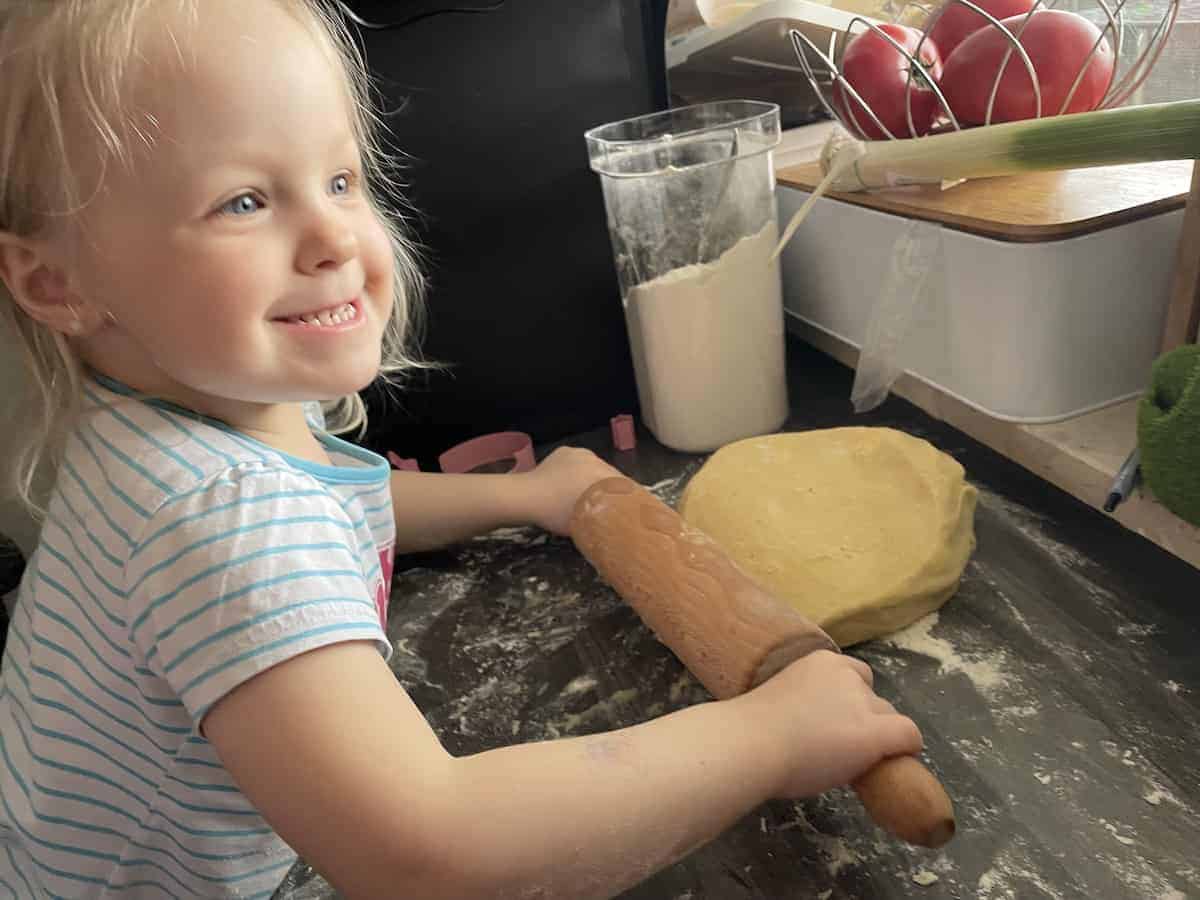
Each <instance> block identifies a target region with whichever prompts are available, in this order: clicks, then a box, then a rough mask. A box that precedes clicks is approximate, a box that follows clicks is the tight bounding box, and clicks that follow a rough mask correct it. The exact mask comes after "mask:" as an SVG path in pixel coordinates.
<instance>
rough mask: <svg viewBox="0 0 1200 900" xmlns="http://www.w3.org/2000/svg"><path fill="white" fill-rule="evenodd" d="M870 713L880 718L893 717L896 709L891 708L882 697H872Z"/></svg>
mask: <svg viewBox="0 0 1200 900" xmlns="http://www.w3.org/2000/svg"><path fill="white" fill-rule="evenodd" d="M871 711H872V712H874V713H878V714H879V715H881V716H888V715H895V714H896V707H894V706H892V704H891V703H889V702H888V701H887V700H884V699H883V698H882V697H873V698H872V699H871Z"/></svg>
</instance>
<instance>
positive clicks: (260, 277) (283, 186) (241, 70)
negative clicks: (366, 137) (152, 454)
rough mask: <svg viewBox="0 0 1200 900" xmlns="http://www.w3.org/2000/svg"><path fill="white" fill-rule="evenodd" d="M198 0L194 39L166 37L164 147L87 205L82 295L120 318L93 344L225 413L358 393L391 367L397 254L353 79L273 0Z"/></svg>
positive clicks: (96, 360) (147, 89)
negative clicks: (359, 139)
mask: <svg viewBox="0 0 1200 900" xmlns="http://www.w3.org/2000/svg"><path fill="white" fill-rule="evenodd" d="M199 5H200V12H199V21H198V23H197V24H196V26H195V27H190V26H188V25H180V26H179V27H178V28H177V29H176V32H175V33H176V35H178V36H181V39H186V40H187V41H188V43H187V44H186V45H185V46H183V47H182V49H179V48H177V47H176V46H175V45H174V44H173V43H172V40H171V38H170V36H169V35H167V34H166V33H165V32H162V31H159V32H158V33H159V34H162V35H164V36H163V37H161V38H154V39H153V42H154V43H156V44H157V46H156V47H155V48H154V49H155V50H156V51H157V53H158V55H157V56H153V55H152V56H151V57H150V60H151V67H150V68H149V70H148V71H149V72H150V73H151V74H150V75H149V76H148V77H143V78H142V79H141V81H142V84H141V88H142V89H141V90H140V91H139V92H137V95H136V98H135V102H136V103H137V106H136V107H135V108H137V109H139V110H142V111H144V113H145V114H146V116H147V117H149V116H152V117H153V120H151V119H150V118H146V119H144V120H139V122H138V123H137V124H139V125H140V126H141V127H143V128H145V129H146V130H148V131H149V132H150V133H151V134H152V135H154V138H155V139H154V145H153V147H152V148H151V149H149V150H145V149H144V148H139V150H140V151H141V152H140V153H139V157H138V162H137V164H136V166H135V167H134V171H132V172H126V171H121V170H120V168H119V167H116V166H113V167H110V170H109V172H108V174H107V176H106V178H105V180H104V187H103V190H102V192H101V193H100V194H99V195H98V196H97V197H96V199H95V201H94V202H93V203H92V204H90V205H89V206H88V207H87V209H86V210H85V211H84V213H83V214H82V218H83V220H84V225H85V227H86V229H87V238H86V243H87V244H88V246H87V247H85V249H84V250H83V251H82V260H81V266H80V269H79V273H80V286H81V291H82V293H83V295H84V297H85V299H86V300H87V301H89V302H92V303H93V304H96V305H99V306H100V307H101V308H103V309H105V310H106V311H108V312H111V313H112V314H113V316H115V318H116V322H117V324H116V325H114V326H112V327H110V328H106V329H104V330H103V331H101V332H100V333H99V334H98V335H96V336H95V337H94V338H93V340H92V346H91V347H90V348H87V347H85V352H87V351H89V350H90V351H92V352H91V356H92V357H93V359H92V360H91V361H92V362H93V364H95V365H97V366H98V367H99V368H101V369H102V371H105V372H106V373H107V374H111V375H113V376H115V377H118V378H122V379H123V380H126V381H127V382H128V383H130V384H132V385H134V386H136V387H138V388H140V389H142V390H148V391H155V392H158V393H161V394H163V395H165V396H168V397H171V398H173V399H179V400H182V401H184V402H188V403H190V404H192V405H194V406H196V407H197V408H200V409H202V410H204V411H207V412H212V413H214V414H221V412H222V411H224V410H226V409H228V406H229V404H228V401H240V402H249V403H255V404H259V403H280V402H291V401H296V400H306V399H316V398H320V399H329V398H334V397H338V396H342V395H345V394H348V393H351V392H353V391H355V390H358V389H360V388H362V387H363V386H365V385H366V384H367V383H369V382H370V381H371V380H372V379H373V378H374V377H375V375H376V373H377V370H378V366H379V360H380V345H381V339H382V333H383V328H384V324H385V322H386V320H387V318H388V316H389V314H390V312H391V309H392V301H393V296H392V292H393V284H392V274H393V273H392V266H393V260H392V255H391V254H392V251H391V246H390V243H389V241H388V238H387V235H386V232H385V231H384V229H383V226H382V225H381V223H380V221H379V218H378V216H377V214H376V212H375V211H374V210H373V209H372V207H371V206H370V205H369V204H368V202H367V200H366V198H365V196H364V194H363V190H362V185H361V184H360V179H361V178H362V172H361V168H360V161H359V152H358V148H357V146H356V143H355V141H354V138H353V135H352V132H351V125H350V120H349V117H348V105H347V99H346V97H345V94H344V91H343V87H342V84H341V82H340V80H339V79H338V78H337V77H336V76H335V74H334V69H333V63H332V62H331V61H330V59H329V58H328V57H327V56H326V54H325V53H324V52H323V51H322V50H321V48H320V47H319V46H318V45H316V43H315V42H314V39H313V38H312V36H311V35H310V34H309V33H308V32H307V31H306V30H305V29H304V27H303V26H301V25H300V24H299V23H297V22H296V21H295V20H294V19H292V18H291V16H290V15H289V14H288V13H287V12H285V11H284V10H282V9H280V8H279V7H278V6H277V5H276V4H275V3H264V2H261V0H255V2H252V3H246V2H244V0H203V2H202V3H201V4H199ZM347 304H350V308H349V309H348V308H347ZM299 316H307V317H310V321H309V322H308V323H305V322H303V321H299V320H298V319H297V318H296V317H299ZM312 316H316V317H317V322H318V323H320V324H312V320H311V317H312ZM337 318H342V319H343V321H342V322H341V324H338V323H337V321H336V319H337ZM113 369H117V370H118V371H111V370H113ZM206 401H210V402H206ZM206 407H207V408H206Z"/></svg>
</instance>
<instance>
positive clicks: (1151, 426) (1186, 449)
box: [1138, 344, 1200, 525]
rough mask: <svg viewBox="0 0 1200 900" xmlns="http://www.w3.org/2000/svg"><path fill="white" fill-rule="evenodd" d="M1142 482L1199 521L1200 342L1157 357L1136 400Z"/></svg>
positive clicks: (1190, 519)
mask: <svg viewBox="0 0 1200 900" xmlns="http://www.w3.org/2000/svg"><path fill="white" fill-rule="evenodd" d="M1138 446H1139V447H1140V449H1141V457H1142V476H1143V478H1145V480H1146V486H1147V487H1149V488H1150V490H1151V491H1152V492H1153V493H1154V496H1155V497H1157V498H1158V499H1159V500H1160V501H1161V502H1162V504H1163V506H1165V507H1167V509H1169V510H1171V512H1173V513H1175V515H1177V516H1179V517H1180V518H1181V519H1185V520H1187V521H1188V522H1191V523H1192V524H1193V525H1200V345H1198V344H1188V345H1187V346H1184V347H1180V348H1179V349H1177V350H1172V351H1171V352H1170V353H1167V354H1165V355H1164V356H1161V357H1159V359H1158V360H1157V361H1156V362H1155V363H1154V368H1153V369H1152V372H1151V384H1150V388H1149V390H1147V391H1146V394H1145V396H1144V397H1143V398H1142V401H1141V403H1140V404H1139V406H1138Z"/></svg>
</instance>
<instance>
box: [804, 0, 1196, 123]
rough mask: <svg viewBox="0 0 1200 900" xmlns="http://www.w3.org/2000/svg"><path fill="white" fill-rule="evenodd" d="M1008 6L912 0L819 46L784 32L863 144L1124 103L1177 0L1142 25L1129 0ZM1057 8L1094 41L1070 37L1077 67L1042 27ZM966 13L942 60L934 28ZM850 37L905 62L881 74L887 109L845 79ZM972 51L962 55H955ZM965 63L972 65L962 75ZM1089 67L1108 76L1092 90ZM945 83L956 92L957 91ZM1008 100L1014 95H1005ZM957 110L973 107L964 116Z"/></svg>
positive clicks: (1145, 70)
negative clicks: (889, 84) (1009, 10)
mask: <svg viewBox="0 0 1200 900" xmlns="http://www.w3.org/2000/svg"><path fill="white" fill-rule="evenodd" d="M1013 2H1014V0H1008V4H1007V5H1008V6H1009V7H1011V6H1012V3H1013ZM1015 2H1016V3H1018V4H1019V5H1020V6H1021V7H1022V8H1023V10H1024V11H1022V12H1019V13H1017V14H1014V15H1008V16H1005V17H1004V18H998V17H997V15H994V14H993V12H991V11H989V9H988V8H985V7H990V8H991V9H994V10H997V11H1001V9H1002V5H1003V4H998V3H997V2H996V0H946V2H944V3H934V4H926V3H923V2H908V3H905V4H904V5H903V6H892V7H890V8H888V9H887V10H886V11H885V13H884V15H891V17H892V21H891V22H883V21H881V20H879V19H875V20H872V19H867V18H864V17H862V16H857V17H855V18H854V19H853V20H852V21H851V23H850V25H849V28H848V30H847V31H846V33H845V34H844V35H842V36H840V38H837V39H834V40H831V41H830V43H829V45H828V46H827V47H825V48H822V47H819V46H817V45H816V44H815V43H814V42H813V41H812V40H811V39H810V38H809V37H808V36H806V35H805V34H804V33H803V32H801V31H798V30H796V29H792V30H791V31H790V32H789V34H790V38H791V41H792V46H793V49H794V50H795V53H796V57H797V59H798V60H799V64H800V67H801V69H802V70H803V72H804V74H805V77H806V78H807V79H808V81H809V83H810V84H811V86H812V88H813V91H814V92H815V93H816V94H817V96H818V97H820V99H821V102H822V104H823V105H824V107H825V109H826V111H827V112H828V113H829V115H830V116H832V117H833V118H834V119H836V120H837V121H839V122H840V123H841V124H842V126H843V127H844V128H845V129H846V130H847V131H848V132H849V133H850V134H851V135H852V136H854V137H856V138H859V139H861V140H879V139H890V140H894V139H897V138H911V137H922V136H924V135H926V134H936V133H944V132H947V131H961V130H963V129H966V128H972V127H978V126H987V125H992V124H996V123H998V122H1001V121H1011V120H1013V119H1021V118H1043V117H1049V116H1057V115H1062V114H1065V113H1069V112H1079V111H1086V110H1092V109H1112V108H1115V107H1119V106H1122V105H1124V104H1126V103H1127V102H1128V101H1129V100H1130V99H1131V98H1132V97H1133V96H1134V95H1135V93H1136V92H1137V90H1138V88H1139V87H1140V86H1141V85H1142V83H1143V82H1144V81H1145V80H1146V78H1147V77H1148V76H1149V74H1150V72H1151V70H1152V69H1153V68H1154V66H1155V64H1156V63H1157V62H1158V60H1159V57H1160V56H1161V55H1162V51H1163V48H1164V46H1165V44H1166V41H1167V37H1168V36H1169V35H1170V33H1171V29H1172V28H1173V27H1174V24H1175V19H1176V17H1177V15H1178V13H1179V2H1180V0H1165V5H1164V6H1162V9H1161V13H1156V14H1154V15H1152V16H1151V18H1150V19H1149V20H1148V21H1147V20H1146V19H1145V18H1139V20H1138V21H1137V22H1136V23H1135V22H1132V21H1131V20H1130V19H1131V16H1130V15H1129V13H1128V12H1127V9H1126V7H1127V6H1128V5H1129V3H1128V0H1116V2H1112V0H1067V2H1068V3H1070V5H1071V6H1073V7H1074V9H1071V10H1065V9H1061V8H1060V7H1062V6H1064V5H1065V4H1064V3H1060V2H1059V0H1049V2H1046V0H1034V2H1033V3H1032V5H1031V6H1030V5H1029V4H1028V3H1021V0H1015ZM1001 14H1002V15H1003V12H1001ZM1063 16H1073V17H1075V18H1074V19H1072V22H1071V24H1072V25H1073V26H1074V31H1075V33H1076V35H1078V34H1079V33H1083V34H1085V35H1086V40H1087V41H1090V47H1089V46H1088V45H1087V44H1086V43H1085V44H1083V45H1082V46H1081V45H1080V43H1079V41H1080V38H1078V37H1077V36H1076V37H1075V47H1076V49H1077V51H1078V52H1077V53H1076V55H1075V60H1074V61H1075V63H1076V67H1075V68H1070V65H1071V63H1070V62H1068V63H1067V66H1068V69H1067V71H1066V72H1065V75H1064V74H1063V71H1062V67H1063V55H1064V48H1065V47H1066V45H1065V44H1062V43H1061V42H1060V43H1055V42H1056V41H1058V40H1059V38H1058V36H1057V35H1050V36H1049V37H1047V36H1046V34H1045V32H1046V31H1047V29H1046V28H1044V27H1043V26H1053V25H1058V24H1063V21H1064V20H1062V19H1061V18H1060V19H1059V21H1057V22H1049V19H1050V18H1054V17H1063ZM975 17H977V18H975ZM1080 18H1081V19H1083V20H1085V22H1087V23H1090V24H1088V25H1086V26H1080V25H1079V24H1078V22H1077V21H1075V20H1076V19H1080ZM964 19H966V20H970V22H971V23H972V26H971V27H970V28H969V31H968V32H967V33H966V34H965V35H963V36H962V37H960V38H959V40H958V41H957V42H956V44H955V46H953V47H951V48H950V49H949V52H947V53H946V55H945V57H944V58H943V57H942V55H941V52H940V50H939V48H938V45H937V43H936V42H935V40H934V36H936V35H938V34H939V32H941V33H946V32H947V26H951V25H953V26H954V27H955V28H957V29H959V30H961V29H962V26H963V20H964ZM952 20H954V21H953V22H952ZM1039 31H1041V32H1042V34H1038V32H1039ZM985 32H986V33H985ZM856 41H862V42H863V43H864V44H865V43H869V42H872V41H873V42H874V43H875V44H876V48H875V49H876V51H877V52H882V54H884V55H886V54H888V53H891V54H892V56H891V57H890V59H889V60H888V62H889V64H890V65H891V66H892V67H893V68H896V67H898V68H899V69H900V70H901V71H903V70H906V74H902V75H900V76H897V75H896V74H895V72H894V71H890V72H886V73H884V74H886V76H887V77H889V78H891V79H892V80H893V81H894V80H895V79H896V78H897V77H900V78H902V79H903V83H902V85H901V86H900V87H898V88H896V89H895V90H893V96H892V97H891V98H889V102H888V103H887V105H888V107H889V108H888V109H884V108H883V107H882V105H881V104H880V103H879V102H878V101H876V102H875V103H874V106H873V103H872V100H871V98H870V96H869V95H871V94H872V93H873V92H874V93H876V94H878V93H879V91H878V90H877V89H876V87H877V85H876V83H872V81H871V80H868V79H864V78H862V77H854V75H853V73H851V74H850V76H849V77H848V75H847V69H848V68H849V67H850V66H849V63H850V60H849V59H848V57H850V56H852V55H853V53H854V44H855V42H856ZM968 45H969V46H968ZM968 49H969V50H970V51H971V52H970V53H961V52H960V51H967V50H968ZM1080 54H1082V55H1080ZM1049 56H1058V59H1049ZM835 57H837V61H835ZM956 57H958V59H956ZM839 63H841V65H839ZM973 64H974V71H970V70H971V67H972V65H973ZM1039 64H1040V68H1041V72H1042V74H1041V75H1040V76H1039ZM885 68H886V67H885ZM952 68H953V72H951V69H952ZM1054 68H1057V69H1058V71H1057V72H1056V73H1055V75H1054V76H1053V81H1054V82H1055V83H1054V84H1051V83H1050V81H1051V78H1050V77H1049V76H1048V73H1049V72H1050V71H1051V70H1052V69H1054ZM964 71H965V72H966V73H967V74H964ZM1097 72H1100V73H1101V74H1105V73H1107V74H1108V78H1107V84H1104V85H1100V87H1099V88H1098V89H1097V88H1096V83H1097V82H1096V79H1097V77H1099V76H1098V75H1097ZM951 74H953V75H954V76H955V81H954V83H953V84H950V83H949V79H950V75H951ZM989 76H990V80H989ZM967 80H970V81H971V82H973V83H972V84H971V85H970V86H969V88H968V90H969V91H970V94H969V95H968V94H967V93H965V92H964V90H963V89H962V88H958V85H962V84H964V83H965V82H966V81H967ZM879 83H882V81H881V82H879ZM952 88H957V96H956V91H955V90H952ZM900 90H902V94H900V93H898V91H900ZM1089 90H1090V91H1091V92H1092V93H1091V94H1089V93H1088V92H1089ZM1014 96H1015V97H1016V98H1017V100H1016V102H1015V103H1014V102H1012V101H1011V98H1012V97H1014ZM1060 97H1061V99H1059V98H1060ZM1006 98H1007V99H1008V101H1009V102H1007V105H1006ZM968 100H969V102H968ZM1030 100H1031V101H1032V102H1030ZM1056 101H1057V102H1056ZM898 104H902V106H898ZM876 107H878V108H876ZM967 107H970V109H969V110H967ZM1018 107H1019V109H1018ZM964 110H967V112H968V113H969V114H966V115H964ZM901 113H902V115H901Z"/></svg>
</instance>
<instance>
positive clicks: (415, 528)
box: [392, 448, 620, 553]
mask: <svg viewBox="0 0 1200 900" xmlns="http://www.w3.org/2000/svg"><path fill="white" fill-rule="evenodd" d="M619 474H620V473H619V472H618V471H617V470H616V469H614V468H612V466H610V465H608V463H606V462H604V461H602V460H601V459H600V458H599V457H597V456H596V455H595V454H594V453H592V452H590V451H588V450H580V449H577V448H563V449H559V450H556V451H555V452H554V453H552V454H550V456H548V457H547V458H546V459H545V460H544V461H543V462H542V464H541V465H539V466H538V467H537V469H536V470H535V471H533V472H526V473H521V474H518V475H457V474H444V473H433V472H393V473H392V506H393V508H394V510H395V516H396V550H397V552H399V553H415V552H418V551H422V550H433V549H435V548H437V547H444V546H447V545H449V544H453V543H456V542H457V541H461V540H465V539H467V538H470V537H474V536H475V535H477V534H483V533H485V532H488V531H491V530H492V529H494V528H499V527H501V526H504V525H540V526H541V527H543V528H546V529H547V530H549V531H552V532H554V533H555V534H563V533H565V532H566V528H567V521H566V518H567V517H569V515H570V505H569V503H564V502H562V500H561V499H560V498H561V497H562V496H567V497H571V498H573V497H577V496H578V495H579V494H582V493H583V492H584V491H585V490H586V489H587V488H588V487H589V486H590V485H591V484H593V483H594V482H596V481H599V480H601V479H604V478H610V477H612V476H615V475H619Z"/></svg>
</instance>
